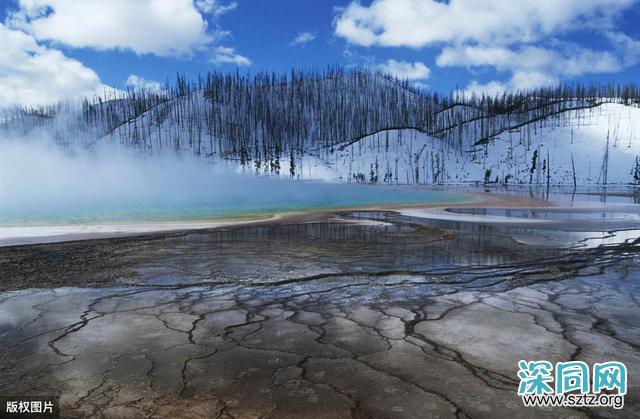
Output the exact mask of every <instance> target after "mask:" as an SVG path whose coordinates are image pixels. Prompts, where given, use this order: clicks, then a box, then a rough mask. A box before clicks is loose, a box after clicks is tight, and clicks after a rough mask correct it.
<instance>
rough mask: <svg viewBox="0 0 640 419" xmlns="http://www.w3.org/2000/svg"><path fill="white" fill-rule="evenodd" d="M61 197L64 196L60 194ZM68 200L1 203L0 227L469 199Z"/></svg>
mask: <svg viewBox="0 0 640 419" xmlns="http://www.w3.org/2000/svg"><path fill="white" fill-rule="evenodd" d="M62 196H63V197H64V193H62ZM70 196H73V198H71V199H54V200H50V201H47V202H43V201H36V202H34V203H33V204H31V205H28V206H24V205H21V206H14V207H11V206H10V205H6V201H5V203H4V204H3V203H2V202H0V225H4V226H25V225H60V224H94V223H118V222H153V221H210V220H211V221H214V220H223V219H233V218H243V217H250V216H257V215H270V214H276V213H282V212H289V211H307V210H309V211H311V210H322V209H341V208H364V207H371V206H381V205H401V204H434V203H456V202H462V201H469V200H473V197H471V196H469V195H463V194H453V193H445V192H436V191H430V190H426V189H424V188H417V187H398V186H380V185H355V184H332V183H325V182H309V181H306V182H304V181H303V182H301V181H297V182H291V181H288V182H284V181H283V182H278V181H275V182H274V181H269V182H264V183H258V184H257V187H256V185H255V184H254V185H253V186H252V188H251V189H247V190H244V189H243V188H242V187H241V186H238V187H233V188H228V187H227V188H219V189H218V190H216V189H215V188H211V189H203V190H202V193H192V192H190V193H188V194H185V195H183V196H181V195H180V194H177V195H176V194H175V193H167V195H166V196H163V194H153V196H147V195H145V194H144V193H140V194H135V195H127V196H126V198H123V197H118V196H112V195H108V196H105V197H104V198H101V197H100V195H99V194H93V195H92V196H91V198H90V199H83V198H82V196H80V197H79V196H77V195H74V194H71V195H70Z"/></svg>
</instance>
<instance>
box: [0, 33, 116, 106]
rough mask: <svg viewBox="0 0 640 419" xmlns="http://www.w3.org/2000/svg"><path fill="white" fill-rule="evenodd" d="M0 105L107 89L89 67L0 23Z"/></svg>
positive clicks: (42, 101) (37, 102) (40, 101)
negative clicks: (0, 46)
mask: <svg viewBox="0 0 640 419" xmlns="http://www.w3.org/2000/svg"><path fill="white" fill-rule="evenodd" d="M0 45H2V48H0V107H8V106H23V105H26V106H33V105H45V104H49V103H52V102H56V101H59V100H64V99H73V98H78V97H82V96H85V97H87V96H88V97H92V96H94V95H96V94H100V93H102V91H103V90H104V89H110V90H113V89H111V88H109V87H108V86H105V85H103V84H102V83H101V82H100V78H99V77H98V75H97V74H96V73H95V71H93V70H92V69H90V68H88V67H85V66H84V65H83V64H82V63H81V62H79V61H77V60H74V59H72V58H69V57H67V56H65V55H64V54H63V53H62V52H61V51H59V50H56V49H53V48H48V47H45V46H42V45H39V44H38V43H37V41H36V40H35V39H34V38H33V37H32V36H30V35H28V34H25V33H24V32H21V31H16V30H12V29H9V28H8V27H6V26H5V25H3V24H1V23H0Z"/></svg>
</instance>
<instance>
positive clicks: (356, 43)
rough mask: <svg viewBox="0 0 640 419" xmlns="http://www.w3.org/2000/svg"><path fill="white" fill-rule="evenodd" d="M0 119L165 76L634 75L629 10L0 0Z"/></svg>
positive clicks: (601, 4)
mask: <svg viewBox="0 0 640 419" xmlns="http://www.w3.org/2000/svg"><path fill="white" fill-rule="evenodd" d="M0 5H1V6H0V7H2V9H1V13H2V16H1V22H2V23H1V24H0V25H1V26H0V106H11V105H34V104H42V103H47V102H51V101H54V100H59V99H67V98H70V97H77V96H90V95H92V94H95V92H96V91H98V92H100V91H104V89H109V88H117V89H124V88H126V87H127V85H129V86H139V85H142V86H147V87H151V88H157V86H158V84H157V83H164V82H165V81H166V80H173V79H174V78H175V74H176V73H177V72H180V73H184V74H186V75H187V76H188V77H190V78H195V77H196V76H197V74H198V73H206V72H207V71H209V70H219V71H235V69H236V68H240V71H242V72H257V71H261V70H268V71H277V72H280V71H287V70H289V69H291V68H313V67H324V66H326V65H333V64H342V65H356V66H363V67H368V68H371V69H374V70H380V71H384V72H387V73H391V74H393V75H397V76H398V77H401V78H408V79H410V80H411V81H412V82H413V83H415V84H416V85H417V86H419V87H422V88H426V89H432V90H438V91H441V92H448V91H450V90H453V89H464V90H467V91H470V92H471V91H475V92H480V91H483V92H489V93H500V92H502V91H504V90H511V89H527V88H533V87H538V86H543V85H552V84H554V83H558V82H560V81H572V80H582V81H599V82H609V81H612V82H631V81H637V80H638V78H639V77H638V76H639V75H640V66H639V65H638V63H640V0H562V1H558V0H553V1H551V0H510V1H504V0H450V1H435V0H375V1H370V0H362V1H360V2H352V1H350V0H345V1H337V0H334V1H329V0H135V1H131V0H110V1H102V0H3V1H2V2H1V3H0Z"/></svg>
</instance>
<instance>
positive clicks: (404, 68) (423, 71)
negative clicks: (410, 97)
mask: <svg viewBox="0 0 640 419" xmlns="http://www.w3.org/2000/svg"><path fill="white" fill-rule="evenodd" d="M376 68H377V69H378V70H380V71H381V72H383V73H385V74H389V75H392V76H394V77H397V78H399V79H408V80H426V79H428V78H429V75H430V74H431V70H430V69H429V67H427V66H426V65H424V64H423V63H421V62H419V61H416V62H415V63H413V64H412V63H409V62H406V61H396V60H393V59H390V60H388V61H387V62H386V63H384V64H378V65H377V66H376Z"/></svg>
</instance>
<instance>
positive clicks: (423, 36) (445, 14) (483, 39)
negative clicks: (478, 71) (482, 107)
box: [335, 0, 637, 48]
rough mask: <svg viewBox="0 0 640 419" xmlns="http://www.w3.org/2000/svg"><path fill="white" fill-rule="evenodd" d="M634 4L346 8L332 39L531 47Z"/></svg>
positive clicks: (522, 2) (380, 2) (387, 1)
mask: <svg viewBox="0 0 640 419" xmlns="http://www.w3.org/2000/svg"><path fill="white" fill-rule="evenodd" d="M636 1H637V0H562V1H558V0H510V1H504V0H450V1H449V2H447V3H445V2H441V1H435V0H374V1H373V2H372V3H371V5H369V6H363V5H361V4H360V3H358V2H352V3H350V4H349V5H348V6H347V7H345V8H343V9H341V10H340V12H339V14H338V16H337V18H336V20H335V33H336V35H338V36H340V37H343V38H345V39H346V40H348V41H349V42H350V43H353V44H358V45H363V46H371V45H379V46H396V47H397V46H406V47H412V48H419V47H424V46H427V45H433V44H436V43H441V42H444V43H460V42H468V41H473V42H478V43H492V44H496V43H497V44H504V45H510V44H513V43H521V42H534V41H536V40H538V39H540V38H542V37H545V36H548V35H551V34H554V33H560V32H566V31H569V30H571V29H575V28H576V27H577V26H580V27H581V28H585V27H603V26H604V27H606V25H608V24H610V22H611V19H612V17H613V16H615V15H616V14H617V13H619V12H620V11H622V10H624V9H626V8H628V7H629V6H631V5H632V4H634V3H636Z"/></svg>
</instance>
